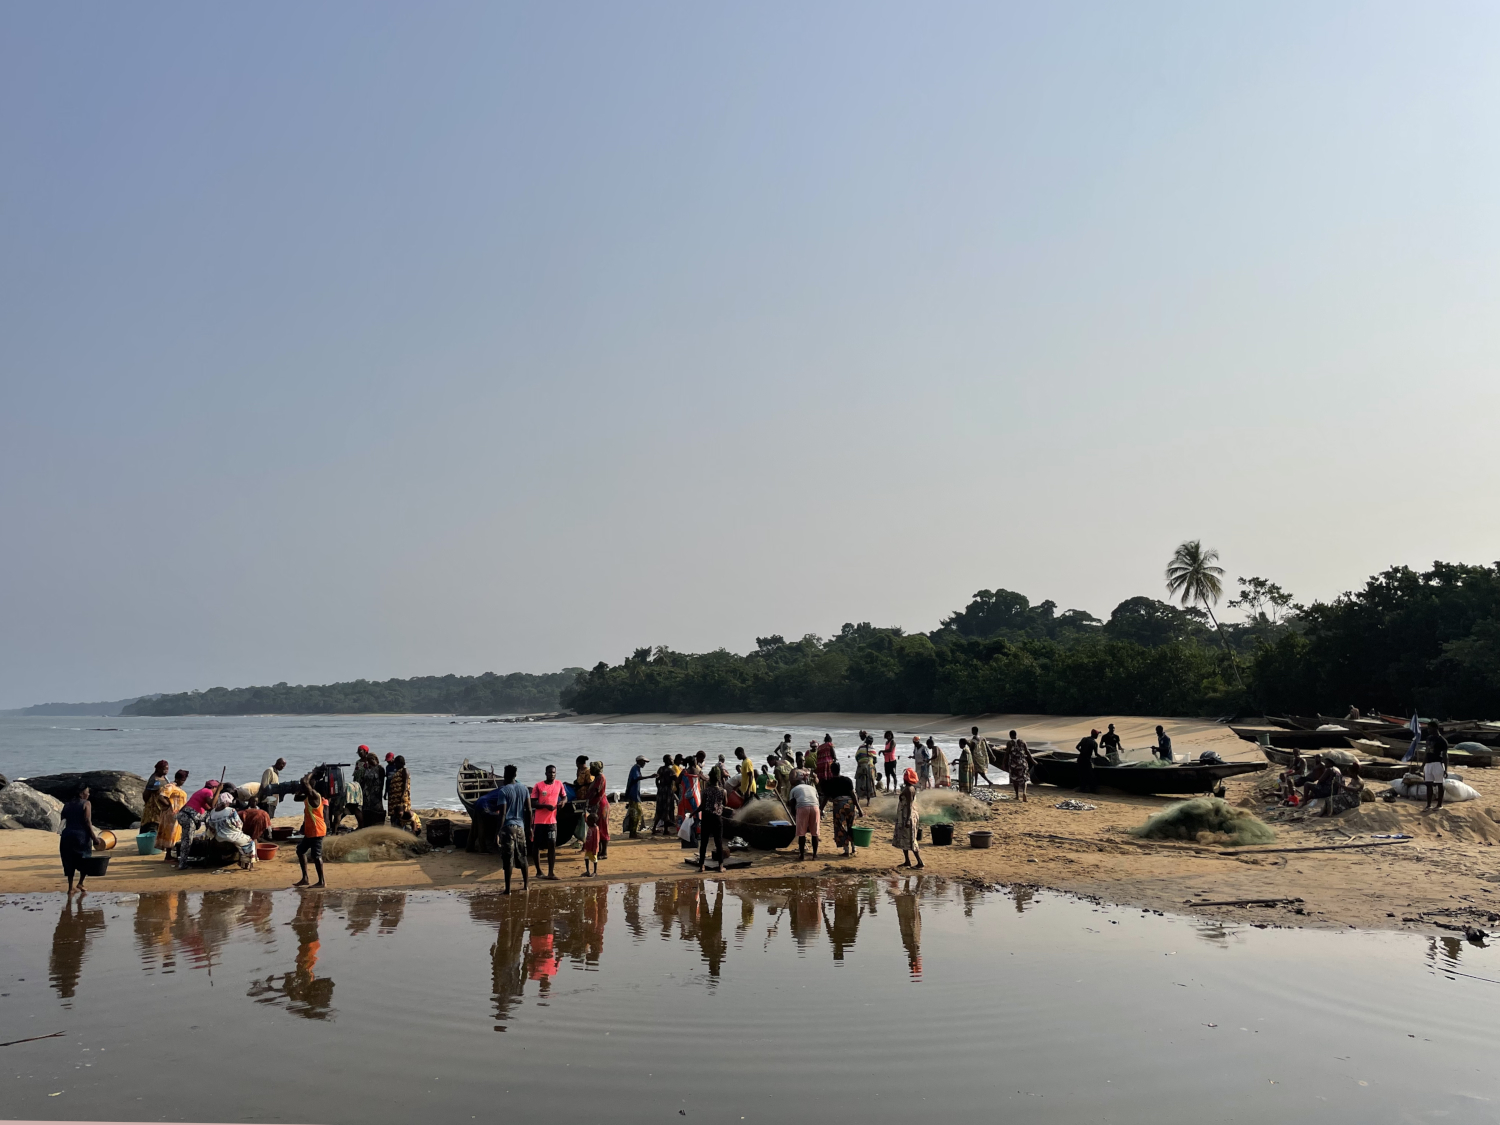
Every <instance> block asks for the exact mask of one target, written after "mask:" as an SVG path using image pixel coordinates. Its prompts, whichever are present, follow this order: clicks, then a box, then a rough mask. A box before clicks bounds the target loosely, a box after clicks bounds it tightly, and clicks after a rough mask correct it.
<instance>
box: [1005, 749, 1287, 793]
mask: <svg viewBox="0 0 1500 1125" xmlns="http://www.w3.org/2000/svg"><path fill="white" fill-rule="evenodd" d="M1268 768H1270V767H1269V766H1268V765H1267V763H1265V762H1220V763H1218V764H1216V765H1199V764H1198V763H1196V762H1187V763H1183V764H1181V765H1172V766H1153V765H1149V764H1147V763H1145V762H1141V763H1138V764H1137V763H1129V764H1125V765H1119V766H1108V765H1098V766H1095V767H1094V781H1095V782H1096V783H1097V784H1098V785H1100V786H1101V787H1102V786H1107V787H1109V788H1110V789H1118V790H1119V791H1120V792H1122V793H1134V794H1137V795H1139V796H1148V795H1151V794H1155V793H1172V794H1176V793H1209V792H1212V791H1213V790H1214V789H1215V788H1216V787H1217V786H1218V784H1219V782H1221V781H1223V780H1224V779H1225V778H1227V777H1235V776H1237V775H1239V774H1243V773H1259V772H1260V771H1261V770H1265V769H1268ZM1078 774H1079V769H1078V755H1077V754H1070V753H1067V752H1065V751H1057V752H1054V753H1051V754H1038V755H1037V756H1036V766H1035V768H1034V769H1033V770H1032V777H1033V778H1035V779H1036V781H1037V782H1038V784H1041V785H1057V786H1060V787H1062V788H1064V789H1076V788H1078Z"/></svg>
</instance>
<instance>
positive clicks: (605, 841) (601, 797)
mask: <svg viewBox="0 0 1500 1125" xmlns="http://www.w3.org/2000/svg"><path fill="white" fill-rule="evenodd" d="M589 774H590V778H591V780H590V781H589V787H588V789H587V790H586V791H585V794H584V798H583V799H584V807H585V808H586V809H589V810H591V811H592V812H593V813H594V821H593V824H594V828H595V829H597V831H598V836H597V837H596V842H597V843H598V845H599V846H598V847H597V848H596V849H595V855H597V856H598V857H599V859H608V858H609V783H608V782H607V781H605V780H604V763H603V762H590V763H589ZM585 835H587V834H586V833H585ZM584 850H585V851H586V850H588V841H587V840H585V841H584ZM594 869H595V870H596V871H597V870H598V862H597V861H596V862H595V864H594Z"/></svg>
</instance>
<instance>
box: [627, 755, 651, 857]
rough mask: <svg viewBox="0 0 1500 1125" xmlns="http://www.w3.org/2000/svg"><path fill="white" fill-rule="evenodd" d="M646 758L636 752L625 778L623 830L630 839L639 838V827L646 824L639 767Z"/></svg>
mask: <svg viewBox="0 0 1500 1125" xmlns="http://www.w3.org/2000/svg"><path fill="white" fill-rule="evenodd" d="M646 760H647V759H646V755H644V754H637V755H636V758H635V765H633V766H631V767H630V773H629V775H628V776H627V777H626V778H625V831H626V832H629V833H630V838H631V839H632V840H639V839H640V838H641V829H642V828H644V827H645V826H646V814H645V812H644V811H643V810H642V809H641V767H642V766H644V765H645V764H646Z"/></svg>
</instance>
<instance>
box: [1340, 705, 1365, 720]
mask: <svg viewBox="0 0 1500 1125" xmlns="http://www.w3.org/2000/svg"><path fill="white" fill-rule="evenodd" d="M1344 718H1346V719H1363V718H1364V716H1363V715H1361V714H1360V713H1359V708H1358V707H1356V706H1354V704H1352V703H1351V704H1349V713H1348V714H1347V715H1345V716H1344Z"/></svg>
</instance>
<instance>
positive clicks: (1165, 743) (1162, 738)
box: [1151, 723, 1192, 762]
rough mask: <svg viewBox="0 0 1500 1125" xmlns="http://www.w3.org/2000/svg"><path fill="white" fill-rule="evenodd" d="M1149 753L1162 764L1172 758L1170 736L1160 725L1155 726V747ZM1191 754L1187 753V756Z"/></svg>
mask: <svg viewBox="0 0 1500 1125" xmlns="http://www.w3.org/2000/svg"><path fill="white" fill-rule="evenodd" d="M1151 752H1152V753H1153V754H1155V755H1156V756H1157V757H1158V758H1160V759H1161V760H1162V761H1164V762H1170V761H1172V760H1173V758H1172V736H1171V735H1169V734H1168V733H1167V732H1166V731H1165V730H1163V729H1162V725H1161V724H1160V723H1157V724H1156V745H1155V746H1153V747H1152V748H1151ZM1191 753H1192V752H1191V751H1189V754H1191Z"/></svg>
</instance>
